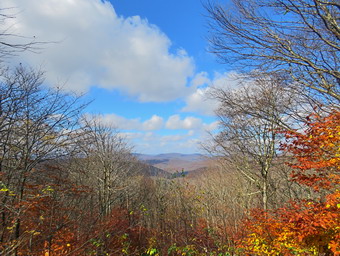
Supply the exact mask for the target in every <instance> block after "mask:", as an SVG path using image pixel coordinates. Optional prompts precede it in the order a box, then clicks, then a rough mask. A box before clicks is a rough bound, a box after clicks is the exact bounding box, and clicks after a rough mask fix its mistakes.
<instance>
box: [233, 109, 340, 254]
mask: <svg viewBox="0 0 340 256" xmlns="http://www.w3.org/2000/svg"><path fill="white" fill-rule="evenodd" d="M314 117H315V120H314V121H313V122H308V123H307V129H306V130H305V131H304V132H298V131H294V132H291V131H289V132H287V136H286V137H287V139H288V142H287V143H286V144H285V145H284V149H285V150H287V151H288V152H290V153H292V154H293V156H294V158H295V159H296V161H297V162H296V163H294V164H291V166H292V167H293V168H295V172H294V173H293V174H292V176H293V179H294V181H295V182H298V183H301V184H305V185H307V186H309V187H311V188H313V189H314V190H315V191H316V192H317V191H321V190H323V191H324V192H325V191H327V195H326V196H325V197H323V198H319V199H318V200H302V201H296V202H292V203H291V204H290V205H288V206H285V207H283V208H281V209H278V210H276V211H271V212H263V211H260V210H254V212H253V214H252V217H251V218H250V219H249V220H248V221H247V222H246V224H245V226H244V228H245V229H246V230H247V231H248V235H247V237H246V238H245V239H242V240H240V243H239V247H240V248H242V249H243V250H244V253H245V254H256V255H295V254H298V255H319V254H325V255H340V190H339V180H340V176H339V170H340V158H339V157H340V148H339V144H340V112H338V111H335V112H334V113H332V114H331V115H329V116H327V117H325V118H321V117H318V116H314Z"/></svg>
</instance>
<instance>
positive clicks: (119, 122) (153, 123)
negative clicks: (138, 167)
mask: <svg viewBox="0 0 340 256" xmlns="http://www.w3.org/2000/svg"><path fill="white" fill-rule="evenodd" d="M87 116H88V118H89V119H91V118H96V119H97V120H98V121H100V122H101V123H102V124H104V125H108V126H113V127H116V128H117V129H119V130H137V131H153V130H159V129H161V128H162V127H163V123H164V122H163V118H162V117H160V116H157V115H153V116H152V117H151V118H150V119H148V120H146V121H144V122H142V121H141V120H140V118H134V119H128V118H125V117H123V116H119V115H116V114H106V115H99V116H91V115H87ZM129 136H130V135H129Z"/></svg>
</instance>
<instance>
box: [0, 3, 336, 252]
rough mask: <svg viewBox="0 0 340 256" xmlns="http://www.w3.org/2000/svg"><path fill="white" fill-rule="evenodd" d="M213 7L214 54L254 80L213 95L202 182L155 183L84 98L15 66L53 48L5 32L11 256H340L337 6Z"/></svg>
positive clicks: (5, 176) (3, 172) (2, 118)
mask: <svg viewBox="0 0 340 256" xmlns="http://www.w3.org/2000/svg"><path fill="white" fill-rule="evenodd" d="M205 6H206V10H207V13H208V14H207V16H209V17H208V19H209V29H210V31H209V33H210V36H209V40H210V45H211V49H210V50H211V52H213V53H214V54H216V56H217V57H218V58H219V59H220V61H221V62H222V63H232V64H234V65H236V66H237V67H238V68H239V70H240V73H239V74H242V76H241V75H240V76H239V77H238V87H237V89H233V90H231V89H224V88H221V87H216V88H214V89H212V90H211V92H210V95H209V97H210V98H213V99H215V100H217V101H218V102H219V106H218V108H217V109H216V111H215V113H216V118H217V120H218V121H219V128H218V131H217V132H214V133H211V134H210V136H209V140H207V141H202V142H201V148H202V150H204V152H205V154H206V155H207V156H209V162H210V163H211V165H210V166H209V167H208V168H205V169H204V170H202V171H201V172H199V173H196V174H195V175H185V174H183V175H182V174H178V175H172V176H171V175H170V176H164V175H157V173H151V172H150V167H149V166H148V165H147V164H146V163H145V162H142V161H140V160H139V159H138V158H137V157H136V155H135V154H134V151H133V145H130V144H129V142H128V141H127V140H126V139H125V138H124V137H123V136H121V135H120V133H119V131H118V130H117V129H116V128H115V127H110V126H107V125H104V124H102V123H101V122H100V120H99V119H97V118H96V117H93V116H92V117H89V116H87V115H86V114H85V113H84V109H85V108H86V106H87V104H88V103H87V102H84V101H83V99H82V97H81V96H76V95H72V94H67V93H65V92H64V91H63V90H61V89H58V88H53V89H52V88H49V87H46V86H45V85H44V72H43V71H40V70H36V69H33V68H30V67H27V66H25V65H23V64H20V65H18V66H17V67H15V68H10V67H7V66H6V60H7V59H8V58H11V56H12V55H15V54H16V53H17V52H20V51H36V50H37V49H40V47H43V45H44V44H45V42H38V41H35V40H33V41H29V40H28V41H27V42H24V43H22V42H21V41H20V42H18V43H12V40H9V38H10V37H11V35H8V34H7V33H6V30H5V29H4V30H1V31H0V64H1V73H0V200H1V203H0V215H1V216H0V255H3V256H83V255H94V256H106V255H131V256H132V255H136V256H137V255H145V256H146V255H150V256H151V255H153V256H156V255H174V256H175V255H186V256H195V255H197V256H199V255H211V256H214V255H215V256H227V255H239V256H240V255H340V147H339V146H340V109H339V101H340V94H339V92H340V88H339V86H340V72H339V65H340V64H339V63H340V58H339V52H340V44H339V41H340V23H339V20H340V4H339V2H338V1H336V0H327V1H326V0H296V1H293V0H258V1H252V0H234V1H233V5H232V6H231V7H229V9H228V8H226V7H225V6H224V5H222V4H217V3H215V2H214V1H208V2H206V3H205ZM270 12H273V13H275V15H273V16H272V17H271V16H270V15H269V14H268V13H270ZM0 15H1V16H0V19H2V20H6V19H9V18H12V17H9V16H7V15H6V10H0ZM1 24H2V23H0V28H1ZM89 104H90V103H89ZM148 170H149V171H148ZM184 171H185V170H184Z"/></svg>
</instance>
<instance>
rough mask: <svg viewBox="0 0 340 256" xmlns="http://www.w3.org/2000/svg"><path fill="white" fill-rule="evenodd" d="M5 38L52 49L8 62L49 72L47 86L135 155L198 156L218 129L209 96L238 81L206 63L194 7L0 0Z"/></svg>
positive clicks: (211, 60)
mask: <svg viewBox="0 0 340 256" xmlns="http://www.w3.org/2000/svg"><path fill="white" fill-rule="evenodd" d="M4 7H14V8H15V10H17V11H15V13H16V19H15V20H10V21H8V24H6V25H7V26H8V27H9V28H10V31H11V32H12V33H16V34H20V35H23V36H25V37H29V38H30V37H33V36H34V37H35V38H37V40H41V41H50V42H58V43H51V44H48V45H46V46H45V47H44V49H42V50H41V52H40V53H39V54H36V53H31V52H24V53H22V54H20V56H17V58H14V59H12V60H11V62H12V63H11V64H14V65H15V64H17V63H18V62H22V63H25V64H27V65H30V66H33V67H37V68H38V67H42V68H43V69H44V70H46V84H48V85H49V86H59V87H60V86H61V87H62V88H63V89H64V90H65V91H70V92H76V93H86V96H85V99H86V100H93V102H92V104H90V105H89V107H88V108H87V109H86V113H87V115H88V116H91V115H95V114H101V116H100V119H101V121H102V122H104V123H107V124H112V125H114V126H116V127H117V128H118V130H119V131H120V132H121V133H122V134H123V135H124V136H126V137H127V139H128V140H129V141H130V142H131V144H132V145H134V150H135V151H136V152H138V153H149V154H157V153H169V152H179V153H196V152H200V148H199V146H198V144H199V142H202V141H204V140H205V139H206V138H207V131H214V130H215V129H216V128H217V122H216V119H215V117H214V114H213V109H214V108H216V106H217V103H216V102H215V101H214V100H207V99H206V98H207V97H206V95H207V93H208V92H209V91H210V90H211V86H220V87H221V86H234V85H235V82H234V77H235V75H236V76H237V74H236V73H235V72H233V71H231V70H228V67H226V66H221V65H220V64H218V63H217V62H216V60H215V56H213V55H212V54H210V53H208V51H207V48H208V42H207V40H206V38H207V36H208V31H207V19H206V17H205V15H206V14H207V13H206V11H205V10H204V8H203V6H202V4H201V2H200V1H199V0H185V1H183V0H110V1H101V0H30V1H27V0H2V1H1V3H0V8H4Z"/></svg>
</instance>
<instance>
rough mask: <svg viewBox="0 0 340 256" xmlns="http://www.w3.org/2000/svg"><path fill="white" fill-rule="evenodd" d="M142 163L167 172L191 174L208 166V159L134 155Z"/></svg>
mask: <svg viewBox="0 0 340 256" xmlns="http://www.w3.org/2000/svg"><path fill="white" fill-rule="evenodd" d="M134 155H135V156H136V157H137V158H138V159H139V160H140V161H142V162H144V163H146V164H149V165H152V166H154V167H157V168H159V169H162V170H164V171H166V172H170V173H176V172H182V171H185V172H189V171H194V170H196V169H199V168H202V167H206V166H207V162H206V161H207V157H206V156H204V155H202V154H180V153H169V154H158V155H148V154H134Z"/></svg>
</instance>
